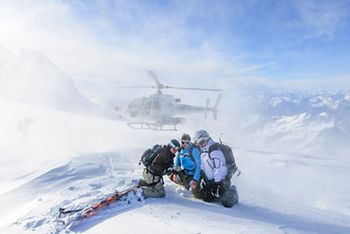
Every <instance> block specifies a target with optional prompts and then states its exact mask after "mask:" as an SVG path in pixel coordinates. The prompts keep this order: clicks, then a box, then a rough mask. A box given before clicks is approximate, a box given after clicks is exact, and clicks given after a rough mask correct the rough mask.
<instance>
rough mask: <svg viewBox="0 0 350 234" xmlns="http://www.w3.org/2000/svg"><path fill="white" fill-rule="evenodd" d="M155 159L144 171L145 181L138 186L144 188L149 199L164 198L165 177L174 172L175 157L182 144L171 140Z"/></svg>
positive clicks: (145, 195) (144, 192)
mask: <svg viewBox="0 0 350 234" xmlns="http://www.w3.org/2000/svg"><path fill="white" fill-rule="evenodd" d="M160 147H161V148H160V149H159V151H158V152H157V155H156V156H155V157H154V159H153V160H152V161H151V162H149V165H147V166H146V167H145V169H144V170H143V179H141V180H139V182H138V185H139V186H140V187H142V188H143V195H144V197H145V198H148V197H164V196H165V190H164V185H163V184H164V182H163V176H164V175H166V174H168V173H169V170H171V171H172V168H173V165H174V157H175V155H176V153H177V152H178V151H179V150H180V143H179V142H178V141H177V140H176V139H172V140H170V142H169V143H168V144H167V145H163V146H160Z"/></svg>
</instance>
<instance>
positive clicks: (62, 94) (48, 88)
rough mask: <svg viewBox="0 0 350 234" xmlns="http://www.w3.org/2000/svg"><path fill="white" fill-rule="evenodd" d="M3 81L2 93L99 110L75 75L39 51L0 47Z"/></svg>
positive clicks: (67, 107)
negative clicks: (66, 71)
mask: <svg viewBox="0 0 350 234" xmlns="http://www.w3.org/2000/svg"><path fill="white" fill-rule="evenodd" d="M0 83H1V86H0V95H1V96H3V97H7V98H11V99H15V100H17V101H21V102H25V103H30V104H35V105H41V106H46V107H50V108H54V109H58V110H63V111H73V112H85V113H86V112H92V111H96V106H95V105H94V104H93V103H91V102H90V101H89V100H88V99H87V98H85V97H84V96H83V95H81V94H80V93H79V91H78V89H77V88H76V86H75V84H74V82H73V81H72V79H71V78H70V77H69V76H68V75H66V74H64V73H63V72H62V71H60V69H59V68H58V67H57V66H55V65H54V63H53V62H52V61H51V60H50V59H49V58H48V57H46V56H45V55H44V54H42V53H39V52H33V51H28V50H22V51H21V52H20V53H18V54H16V53H12V52H10V51H8V50H6V49H4V48H0Z"/></svg>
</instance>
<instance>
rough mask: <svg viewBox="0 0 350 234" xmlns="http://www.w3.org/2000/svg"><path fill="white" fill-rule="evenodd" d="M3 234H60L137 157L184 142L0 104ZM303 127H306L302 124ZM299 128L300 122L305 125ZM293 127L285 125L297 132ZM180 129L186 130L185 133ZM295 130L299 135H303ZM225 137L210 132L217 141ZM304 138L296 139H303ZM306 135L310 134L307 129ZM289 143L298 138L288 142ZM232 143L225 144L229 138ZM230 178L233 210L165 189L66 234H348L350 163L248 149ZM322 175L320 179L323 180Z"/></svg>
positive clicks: (135, 169)
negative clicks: (72, 214)
mask: <svg viewBox="0 0 350 234" xmlns="http://www.w3.org/2000/svg"><path fill="white" fill-rule="evenodd" d="M0 108H1V109H2V110H4V114H3V115H2V118H1V120H2V121H1V122H0V127H1V129H3V130H4V131H2V133H1V134H0V137H1V139H0V140H1V142H2V144H1V145H0V154H1V159H0V160H1V164H2V165H3V166H4V170H1V176H0V178H1V180H0V181H1V183H0V185H1V191H2V193H1V194H0V206H1V207H2V209H1V210H0V220H1V222H0V232H2V233H32V232H33V231H35V233H48V232H51V231H52V232H55V231H58V230H59V228H58V226H57V225H56V224H55V222H54V220H55V218H56V217H57V215H58V213H57V209H58V207H62V206H63V207H73V208H74V207H78V206H81V205H84V204H86V203H90V202H94V201H96V200H98V199H100V198H102V197H104V196H106V195H108V194H111V193H113V191H114V190H115V189H123V188H125V187H126V186H128V185H129V184H131V183H132V180H133V179H137V178H140V176H141V173H142V167H140V166H138V160H139V157H140V154H141V153H142V152H143V150H144V149H145V148H146V147H149V146H151V145H153V144H154V143H161V142H164V143H165V142H167V141H168V139H170V138H174V137H179V135H180V134H181V133H182V132H184V131H186V132H190V133H193V131H194V129H191V128H187V127H186V128H182V129H180V132H155V131H138V130H133V129H130V128H128V127H127V126H126V125H124V124H123V123H119V122H116V121H111V120H106V119H100V118H95V117H89V116H83V115H77V114H72V113H66V112H60V111H55V110H48V109H43V108H39V107H38V108H36V107H33V106H29V105H25V104H22V103H17V102H13V101H9V100H1V99H0ZM304 118H307V116H306V115H305V116H304ZM302 120H303V119H302ZM302 120H300V119H299V118H295V119H290V120H289V121H290V122H292V123H293V125H296V126H297V123H298V122H299V123H300V121H301V122H302ZM183 127H185V126H183ZM302 128H303V127H302V125H300V129H302ZM226 131H230V129H217V130H216V131H212V132H211V133H212V135H213V136H218V135H219V134H220V133H221V132H224V133H226ZM300 131H301V130H300ZM305 131H308V130H307V129H306V130H305ZM290 134H291V135H293V134H296V133H295V132H291V133H290ZM227 135H228V134H227ZM225 141H226V142H228V143H232V144H234V145H235V148H234V152H235V155H236V158H237V163H238V165H239V167H240V169H241V171H242V174H241V176H240V177H238V178H237V177H235V178H233V183H234V184H236V185H237V187H238V191H239V194H240V203H239V204H238V206H235V207H233V208H230V209H227V208H224V207H222V206H221V205H218V204H206V203H204V202H202V201H199V200H194V199H192V198H190V197H189V196H188V193H187V192H186V191H183V190H182V189H179V188H178V187H177V186H176V185H174V184H172V183H171V182H169V180H167V179H166V180H165V184H166V192H167V197H166V198H164V199H147V200H144V201H141V202H140V201H137V199H135V197H133V196H132V195H130V197H128V201H129V203H128V202H127V200H125V201H122V202H121V203H116V204H114V205H112V206H110V207H108V208H106V209H105V210H104V211H103V212H102V213H101V214H100V215H97V216H96V217H94V218H92V219H90V220H85V221H84V222H81V223H80V224H78V225H76V226H74V227H72V229H71V230H72V231H74V232H78V233H79V232H84V233H110V232H118V233H140V232H142V233H178V232H179V231H181V232H182V233H349V232H350V222H349V220H350V199H349V196H348V194H349V192H350V190H349V189H350V188H349V186H347V181H348V180H349V179H350V174H349V171H350V170H349V169H350V163H349V161H348V160H344V159H343V158H339V157H335V156H331V155H329V156H328V157H327V156H320V155H310V154H305V153H303V152H302V151H299V152H295V150H294V149H293V150H291V152H290V153H286V152H282V153H281V152H276V151H273V149H272V148H271V149H270V150H269V151H267V150H266V148H265V150H257V147H253V146H254V144H251V145H252V148H254V149H250V148H244V147H240V145H239V144H237V141H236V140H235V139H231V138H225ZM320 175H323V176H320Z"/></svg>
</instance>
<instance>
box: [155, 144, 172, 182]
mask: <svg viewBox="0 0 350 234" xmlns="http://www.w3.org/2000/svg"><path fill="white" fill-rule="evenodd" d="M170 149H171V147H170V146H168V145H165V146H163V148H162V150H161V151H160V153H159V154H158V155H157V156H156V158H155V159H154V160H153V162H152V164H151V171H152V172H153V173H154V174H155V175H159V176H163V175H165V173H166V170H167V169H169V168H171V167H173V165H174V157H175V154H173V153H171V151H170Z"/></svg>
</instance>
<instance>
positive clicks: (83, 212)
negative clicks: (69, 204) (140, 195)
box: [58, 185, 138, 226]
mask: <svg viewBox="0 0 350 234" xmlns="http://www.w3.org/2000/svg"><path fill="white" fill-rule="evenodd" d="M137 188H138V185H133V186H130V187H128V188H126V189H124V190H122V191H116V192H115V193H114V194H113V195H111V196H108V197H106V198H104V199H103V200H101V201H99V202H96V203H95V204H93V205H90V206H88V207H85V208H80V209H72V210H67V209H65V208H59V210H58V212H59V215H58V218H59V219H60V218H62V217H64V216H66V215H69V216H72V217H71V219H69V221H68V222H67V221H64V220H63V219H62V220H59V221H60V222H62V224H64V225H65V226H68V225H70V224H72V223H74V222H77V221H80V220H83V219H86V218H89V217H92V216H94V215H95V214H97V213H98V212H99V211H100V210H101V209H102V208H104V207H106V206H109V205H110V204H112V203H113V202H116V201H118V200H120V199H121V198H122V197H124V196H126V195H127V194H128V193H129V192H131V191H135V190H136V189H137Z"/></svg>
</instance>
